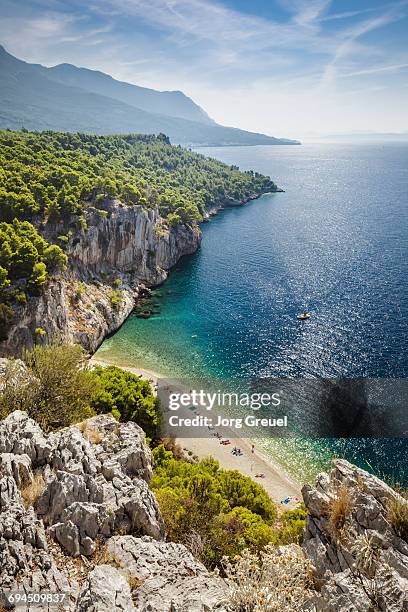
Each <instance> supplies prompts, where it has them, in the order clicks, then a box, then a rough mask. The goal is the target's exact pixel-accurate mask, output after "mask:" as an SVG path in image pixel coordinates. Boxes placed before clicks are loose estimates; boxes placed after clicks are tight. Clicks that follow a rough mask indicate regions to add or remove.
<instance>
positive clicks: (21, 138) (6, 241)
mask: <svg viewBox="0 0 408 612" xmlns="http://www.w3.org/2000/svg"><path fill="white" fill-rule="evenodd" d="M274 189H276V187H275V185H274V183H273V182H272V181H271V180H270V179H269V178H268V177H265V176H262V175H260V174H258V173H253V172H240V171H239V170H238V168H236V167H234V166H227V165H226V164H223V163H221V162H218V161H216V160H213V159H210V158H206V157H204V156H203V155H198V154H196V153H192V152H191V151H188V150H186V149H182V148H181V147H173V146H171V145H170V144H169V141H168V139H167V137H166V136H164V135H159V136H157V137H156V136H146V135H135V134H133V135H128V136H92V135H86V134H72V133H67V134H65V133H55V132H43V133H37V132H32V133H30V132H27V131H22V132H12V131H10V130H6V131H0V244H1V247H0V337H1V339H3V338H4V337H5V335H6V329H7V325H8V324H9V322H10V319H11V317H12V315H13V311H12V308H11V305H12V304H13V303H14V302H15V301H16V300H17V301H20V302H22V301H25V300H26V297H27V294H34V295H35V294H38V293H39V292H40V291H41V289H42V288H43V287H44V285H45V284H46V282H47V279H48V277H49V275H50V274H55V273H57V272H59V271H60V270H62V269H63V268H64V267H65V265H66V263H67V258H66V256H65V255H64V253H63V251H62V248H63V247H64V243H65V242H66V241H67V240H68V236H67V235H66V233H64V232H61V231H60V235H59V236H58V234H57V233H56V232H55V231H54V232H53V231H52V228H54V229H55V228H56V225H55V224H56V223H59V228H60V229H61V224H62V226H64V224H65V225H67V224H68V223H69V222H72V220H75V219H77V221H78V222H79V223H80V224H81V226H82V228H83V229H85V230H86V219H85V216H84V211H85V209H86V208H87V207H89V206H96V207H102V206H103V201H104V200H106V199H107V198H118V199H120V200H122V201H123V202H125V203H126V204H129V205H136V204H137V205H140V206H142V207H144V208H146V209H149V208H159V210H160V212H161V215H162V216H163V217H164V218H165V219H166V221H165V223H167V225H169V226H173V225H178V224H180V223H190V224H191V223H195V222H197V221H200V220H201V219H202V215H203V213H204V211H205V209H206V208H208V207H210V206H212V205H213V204H215V203H219V202H221V201H223V200H224V199H225V198H235V199H238V200H241V199H245V198H247V197H248V196H250V195H252V194H254V193H261V192H264V191H273V190H274ZM102 212H104V211H101V214H102ZM104 214H106V213H104ZM22 221H24V223H21V222H22ZM77 226H78V227H80V226H79V225H77ZM43 230H48V231H47V235H48V236H54V239H53V240H55V241H57V242H58V244H55V245H49V244H47V242H46V241H45V240H44V239H43V238H42V237H41V235H40V234H42V233H44V231H43Z"/></svg>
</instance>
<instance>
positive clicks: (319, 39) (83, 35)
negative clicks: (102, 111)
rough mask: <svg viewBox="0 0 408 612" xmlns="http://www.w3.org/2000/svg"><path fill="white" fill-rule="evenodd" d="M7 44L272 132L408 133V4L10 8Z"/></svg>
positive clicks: (3, 18)
mask: <svg viewBox="0 0 408 612" xmlns="http://www.w3.org/2000/svg"><path fill="white" fill-rule="evenodd" d="M0 42H1V43H2V44H3V45H4V46H5V48H6V49H7V50H8V51H9V52H10V53H12V54H13V55H16V56H17V57H19V58H20V59H24V60H26V61H29V62H35V63H41V64H43V65H46V66H53V65H55V64H58V63H62V62H67V63H71V64H75V65H77V66H84V67H87V68H92V69H96V70H102V71H103V72H106V73H108V74H110V75H112V76H113V77H115V78H117V79H120V80H124V81H128V82H130V83H135V84H138V85H143V86H146V87H152V88H154V89H160V90H164V89H166V90H168V89H170V90H181V91H183V92H184V93H186V94H187V95H189V96H190V97H192V98H193V99H194V101H195V102H197V103H198V104H200V106H202V107H203V108H204V109H205V110H206V111H207V112H208V114H209V115H210V116H211V117H212V118H213V119H215V120H216V121H217V122H219V123H222V124H224V125H232V126H235V127H240V128H243V129H248V130H252V131H258V132H263V133H267V134H271V135H274V136H281V137H285V136H286V137H295V138H296V137H298V138H302V137H315V136H319V135H324V134H334V133H348V132H365V131H375V132H405V131H408V111H407V109H408V79H407V76H408V0H397V1H390V2H385V1H380V0H378V1H377V0H354V1H352V0H341V1H340V0H87V1H86V2H84V1H83V0H72V1H71V2H64V1H60V0H31V1H28V0H19V2H15V1H14V0H13V1H10V0H2V1H1V4H0Z"/></svg>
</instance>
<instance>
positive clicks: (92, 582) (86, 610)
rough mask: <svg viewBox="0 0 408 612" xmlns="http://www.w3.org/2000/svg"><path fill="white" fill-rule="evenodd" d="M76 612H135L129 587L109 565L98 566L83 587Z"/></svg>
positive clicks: (122, 577)
mask: <svg viewBox="0 0 408 612" xmlns="http://www.w3.org/2000/svg"><path fill="white" fill-rule="evenodd" d="M75 610H76V611H77V612H108V611H109V610H111V611H112V612H113V611H114V610H115V612H116V611H117V612H131V611H132V610H135V607H134V605H133V602H132V597H131V592H130V587H129V584H128V582H127V581H126V579H125V577H124V576H123V574H121V573H120V572H118V570H117V569H115V568H114V567H112V566H111V565H98V566H97V567H95V569H93V570H92V571H91V572H90V573H89V575H88V577H87V579H86V582H85V585H84V586H83V588H82V590H81V592H80V594H79V597H78V602H77V605H76V608H75Z"/></svg>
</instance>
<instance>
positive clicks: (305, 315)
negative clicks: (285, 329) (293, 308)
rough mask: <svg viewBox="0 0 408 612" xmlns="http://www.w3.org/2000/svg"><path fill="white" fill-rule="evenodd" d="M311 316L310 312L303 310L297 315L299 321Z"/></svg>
mask: <svg viewBox="0 0 408 612" xmlns="http://www.w3.org/2000/svg"><path fill="white" fill-rule="evenodd" d="M310 317H311V314H310V312H302V313H301V314H299V315H298V316H297V318H298V319H299V321H306V320H307V319H310Z"/></svg>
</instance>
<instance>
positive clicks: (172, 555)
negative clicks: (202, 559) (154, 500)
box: [108, 536, 226, 612]
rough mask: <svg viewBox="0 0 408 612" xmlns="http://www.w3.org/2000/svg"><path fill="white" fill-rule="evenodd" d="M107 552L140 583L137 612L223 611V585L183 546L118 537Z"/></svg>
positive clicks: (136, 598) (134, 597)
mask: <svg viewBox="0 0 408 612" xmlns="http://www.w3.org/2000/svg"><path fill="white" fill-rule="evenodd" d="M108 551H109V553H110V554H111V555H112V558H113V559H114V561H115V562H116V563H118V564H119V566H120V567H122V568H125V569H126V571H127V572H128V573H129V575H130V576H131V577H132V578H133V579H136V580H137V581H138V582H140V587H139V588H137V589H136V590H135V592H134V596H133V599H134V603H135V607H136V610H140V611H142V610H163V611H165V610H166V611H167V610H174V611H177V612H205V611H206V610H222V609H224V608H223V604H222V600H223V599H224V598H225V596H226V587H225V583H224V581H223V580H222V579H221V578H217V577H214V576H210V575H209V573H208V571H207V570H206V569H205V567H204V566H203V565H202V564H201V563H199V562H198V561H196V560H195V559H194V557H193V556H192V555H191V553H190V552H189V551H188V550H187V549H186V547H185V546H183V545H182V544H175V543H174V542H168V543H166V542H158V541H156V540H153V539H152V538H149V537H146V536H145V537H143V538H134V537H133V536H115V537H113V538H111V539H110V540H109V542H108Z"/></svg>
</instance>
